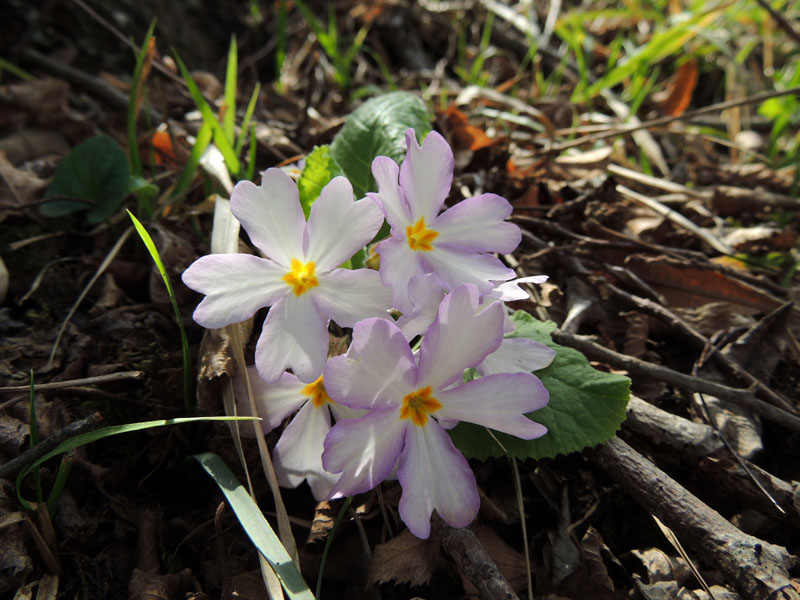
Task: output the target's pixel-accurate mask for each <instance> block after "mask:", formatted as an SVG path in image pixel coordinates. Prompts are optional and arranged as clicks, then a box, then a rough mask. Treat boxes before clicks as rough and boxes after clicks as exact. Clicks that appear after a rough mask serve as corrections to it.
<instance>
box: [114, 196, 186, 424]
mask: <svg viewBox="0 0 800 600" xmlns="http://www.w3.org/2000/svg"><path fill="white" fill-rule="evenodd" d="M128 216H129V217H130V218H131V221H133V226H134V227H136V232H137V233H138V234H139V237H140V238H142V241H143V242H144V245H145V246H146V247H147V251H148V252H150V256H151V257H152V258H153V262H154V263H155V264H156V267H157V268H158V272H159V273H161V277H162V278H163V279H164V285H166V286H167V293H168V294H169V299H170V301H171V302H172V308H173V310H174V311H175V320H176V321H177V322H178V330H179V331H180V334H181V350H182V352H183V402H184V407H185V408H186V412H187V413H188V414H190V415H193V414H194V411H195V406H194V394H193V387H194V386H193V385H192V384H193V380H192V358H191V353H190V352H189V340H188V338H187V337H186V330H185V329H184V328H183V323H182V322H181V311H180V309H179V308H178V301H177V300H176V299H175V292H174V291H173V289H172V283H171V282H170V280H169V275H167V269H166V267H164V262H163V261H162V260H161V256H159V254H158V249H157V248H156V245H155V244H154V243H153V238H151V237H150V234H149V233H147V230H146V229H145V228H144V226H143V225H142V224H141V223H140V222H139V219H137V218H136V217H134V216H133V213H132V212H131V211H128Z"/></svg>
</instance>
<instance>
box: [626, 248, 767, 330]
mask: <svg viewBox="0 0 800 600" xmlns="http://www.w3.org/2000/svg"><path fill="white" fill-rule="evenodd" d="M625 264H626V266H627V267H628V268H629V269H630V270H631V271H633V272H634V273H635V274H636V275H638V276H639V277H641V278H642V279H643V280H644V281H646V282H647V283H648V284H649V285H650V286H652V287H653V288H654V289H655V290H656V291H657V292H658V293H660V294H661V295H662V296H664V298H666V300H667V302H668V303H669V306H670V307H673V308H674V307H683V308H690V307H698V306H703V305H704V304H708V303H709V302H725V303H727V304H728V305H730V307H731V309H732V310H733V311H734V312H736V313H739V314H743V315H753V314H756V313H760V312H768V311H770V310H774V309H775V308H777V307H778V306H780V305H781V304H782V302H780V301H779V300H778V299H776V298H773V297H772V296H770V295H769V294H767V293H765V292H762V291H760V290H758V289H756V288H754V287H753V286H751V285H748V284H746V283H744V282H743V281H739V280H738V279H734V278H733V277H730V276H728V275H726V274H725V273H720V272H718V271H712V270H711V269H706V268H703V267H699V266H695V265H685V264H681V263H679V262H677V261H673V260H670V259H665V258H643V257H639V256H631V257H630V258H629V259H628V260H627V261H626V263H625Z"/></svg>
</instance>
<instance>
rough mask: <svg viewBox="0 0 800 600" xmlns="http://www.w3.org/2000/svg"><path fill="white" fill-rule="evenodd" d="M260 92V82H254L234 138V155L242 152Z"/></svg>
mask: <svg viewBox="0 0 800 600" xmlns="http://www.w3.org/2000/svg"><path fill="white" fill-rule="evenodd" d="M260 93H261V84H260V83H256V86H255V87H254V88H253V93H252V94H251V95H250V101H249V102H248V103H247V108H246V109H245V111H244V117H243V118H242V129H241V131H240V132H239V139H238V140H236V147H235V148H234V151H235V152H236V156H240V155H241V154H242V148H243V147H244V141H245V139H247V134H248V132H249V131H250V121H251V120H252V119H253V114H254V113H255V112H256V103H257V102H258V96H259V94H260ZM248 179H249V177H248Z"/></svg>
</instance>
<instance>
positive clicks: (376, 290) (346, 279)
mask: <svg viewBox="0 0 800 600" xmlns="http://www.w3.org/2000/svg"><path fill="white" fill-rule="evenodd" d="M317 280H318V281H319V285H318V286H317V287H315V288H314V289H313V295H312V297H313V298H314V303H315V304H316V305H317V308H319V311H320V312H321V313H322V314H323V315H325V316H327V317H330V318H331V319H333V320H334V321H336V323H338V324H339V325H340V326H341V327H352V326H353V325H355V324H356V321H360V320H361V319H366V318H367V317H383V318H387V319H388V318H390V316H389V312H388V311H389V309H390V308H391V307H392V290H391V289H390V288H388V287H386V286H385V285H383V283H381V276H380V275H379V274H378V272H377V271H372V270H371V269H356V270H354V271H351V270H350V269H336V270H335V271H331V272H330V273H325V274H324V275H319V276H318V277H317Z"/></svg>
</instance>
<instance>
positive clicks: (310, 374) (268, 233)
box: [183, 169, 391, 383]
mask: <svg viewBox="0 0 800 600" xmlns="http://www.w3.org/2000/svg"><path fill="white" fill-rule="evenodd" d="M231 211H232V212H233V214H234V216H235V217H236V218H237V219H239V221H240V222H241V224H242V227H244V229H245V230H246V231H247V233H248V235H249V236H250V241H251V242H252V243H253V244H254V245H255V246H256V247H257V248H258V249H259V250H261V251H262V252H263V253H264V255H265V256H266V258H260V257H257V256H251V255H249V254H212V255H208V256H203V257H201V258H199V259H198V260H197V261H195V262H194V263H193V264H192V265H190V266H189V268H188V269H187V270H186V271H185V272H184V273H183V282H184V283H185V284H186V285H187V286H188V287H190V288H191V289H193V290H195V291H196V292H200V293H202V294H205V295H206V297H205V299H204V300H203V301H202V302H201V303H200V304H199V305H198V307H197V309H196V310H195V311H194V320H195V321H197V322H198V323H199V324H200V325H202V326H203V327H208V328H213V329H216V328H220V327H224V326H225V325H229V324H231V323H238V322H240V321H244V320H246V319H248V318H250V317H251V316H253V314H254V313H255V312H256V311H257V310H258V309H260V308H262V307H265V306H269V307H271V308H270V311H269V314H268V315H267V319H266V321H265V322H264V328H263V330H262V332H261V336H260V337H259V339H258V343H257V345H256V357H255V360H256V367H257V369H258V372H259V373H260V374H261V377H263V378H264V379H265V380H266V381H268V382H270V381H276V380H277V379H278V378H279V377H280V375H281V373H283V371H284V370H285V369H286V368H291V369H292V370H293V371H294V373H295V375H297V377H298V378H299V379H300V380H301V381H303V382H306V383H310V382H313V381H314V380H316V379H317V378H318V377H319V375H320V374H321V373H322V369H323V368H324V366H325V360H326V358H327V353H328V321H329V319H333V320H334V321H336V322H337V323H338V324H339V325H341V326H342V327H352V326H353V325H354V324H355V322H356V321H358V320H359V319H363V318H364V317H378V316H386V315H387V313H386V310H387V309H388V308H389V307H390V305H391V294H390V292H389V290H388V289H387V288H386V287H385V286H384V285H382V284H381V281H380V277H379V275H378V273H376V272H375V271H371V270H368V269H358V270H349V269H339V268H337V267H338V266H339V265H341V264H343V263H344V262H345V261H347V260H349V259H350V257H352V256H353V254H355V253H356V251H357V250H358V249H359V248H362V247H363V246H364V245H365V244H366V243H367V242H369V241H370V240H371V239H372V238H373V237H374V236H375V234H376V233H377V231H378V229H379V228H380V226H381V223H382V222H383V217H382V215H381V211H380V209H379V208H378V206H377V204H376V203H375V202H374V201H372V200H370V199H364V200H359V201H358V202H354V201H353V188H352V186H351V185H350V182H349V181H347V179H345V178H344V177H336V178H334V179H333V180H332V181H331V182H330V183H329V184H328V185H326V186H325V187H324V188H323V189H322V192H321V193H320V196H319V199H318V200H317V201H316V202H314V204H313V205H312V207H311V214H310V216H309V218H308V222H307V223H306V220H305V217H304V216H303V210H302V208H301V207H300V199H299V194H298V191H297V186H296V185H295V183H294V182H293V181H292V180H291V179H290V178H289V176H288V175H286V174H285V173H283V172H282V171H281V170H280V169H268V170H267V171H265V172H264V174H263V177H262V183H261V186H256V185H255V184H253V183H252V182H249V181H241V182H239V183H238V184H236V187H235V188H234V190H233V193H232V194H231Z"/></svg>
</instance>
